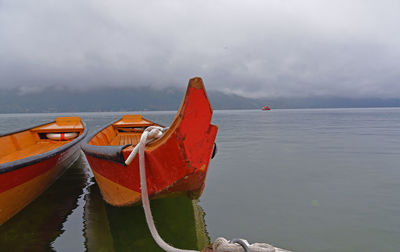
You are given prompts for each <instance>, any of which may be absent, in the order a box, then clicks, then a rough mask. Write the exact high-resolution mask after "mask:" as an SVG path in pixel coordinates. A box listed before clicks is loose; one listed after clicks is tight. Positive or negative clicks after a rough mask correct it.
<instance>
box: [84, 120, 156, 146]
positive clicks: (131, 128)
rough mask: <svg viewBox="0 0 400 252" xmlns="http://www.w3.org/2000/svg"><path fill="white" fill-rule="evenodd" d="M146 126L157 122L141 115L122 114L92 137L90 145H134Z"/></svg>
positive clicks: (154, 124)
mask: <svg viewBox="0 0 400 252" xmlns="http://www.w3.org/2000/svg"><path fill="white" fill-rule="evenodd" d="M148 126H159V125H158V124H156V123H154V122H151V121H149V120H146V119H144V118H143V117H142V116H141V115H123V116H122V118H121V119H120V120H118V121H117V122H115V123H113V124H111V125H109V126H107V127H106V128H104V129H103V130H102V131H100V132H99V133H98V134H96V135H95V136H94V137H93V138H92V139H90V141H89V144H92V145H103V146H104V145H128V144H129V145H136V144H137V143H138V142H139V140H140V136H141V135H142V133H143V131H144V130H145V128H146V127H148Z"/></svg>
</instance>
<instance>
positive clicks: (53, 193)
mask: <svg viewBox="0 0 400 252" xmlns="http://www.w3.org/2000/svg"><path fill="white" fill-rule="evenodd" d="M85 167H86V166H85V165H84V160H83V159H82V156H81V157H80V158H79V159H78V160H77V161H76V162H75V163H74V164H73V165H72V166H71V167H70V168H69V169H68V170H67V171H66V172H65V174H64V175H63V176H61V177H60V178H59V179H58V180H57V181H56V183H54V184H53V185H52V186H51V187H50V188H49V189H48V190H46V191H45V192H44V193H43V194H42V195H41V196H40V197H39V198H37V199H36V200H35V201H33V202H32V203H31V204H29V205H28V206H27V207H25V208H24V209H23V210H22V211H21V212H19V213H18V214H17V215H15V216H14V217H13V218H11V219H10V220H8V221H7V222H6V223H4V224H3V225H1V226H0V245H1V250H2V251H43V250H48V251H54V248H53V247H52V243H53V242H54V241H55V240H56V238H57V237H59V236H60V235H62V234H63V233H64V231H63V224H64V222H65V221H66V219H67V217H68V216H69V215H70V214H71V213H72V212H73V210H74V209H75V208H76V207H77V202H78V198H79V196H81V195H82V193H83V189H84V187H85V186H86V185H87V181H88V176H89V175H88V173H87V171H86V170H85V169H84V168H85Z"/></svg>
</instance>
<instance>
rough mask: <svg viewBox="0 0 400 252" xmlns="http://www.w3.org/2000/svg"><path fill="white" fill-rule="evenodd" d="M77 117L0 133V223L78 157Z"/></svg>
mask: <svg viewBox="0 0 400 252" xmlns="http://www.w3.org/2000/svg"><path fill="white" fill-rule="evenodd" d="M86 133H87V130H86V127H85V124H84V123H83V122H82V121H81V119H80V118H79V117H59V118H57V119H56V120H55V121H54V122H51V123H46V124H42V125H39V126H36V127H33V128H29V129H25V130H20V131H16V132H12V133H7V134H4V135H0V225H1V224H2V223H4V222H5V221H7V220H8V219H10V218H11V217H12V216H14V215H15V214H17V213H18V212H19V211H20V210H21V209H23V208H24V207H25V206H26V205H28V204H29V203H30V202H31V201H33V200H34V199H35V198H37V197H38V196H39V195H40V194H41V193H42V192H44V191H45V190H46V189H47V188H48V187H49V186H50V185H51V184H52V183H53V182H54V181H55V180H56V179H57V178H58V177H59V176H60V175H62V174H63V172H64V171H65V170H66V169H67V168H68V167H69V166H70V165H71V164H72V163H73V162H74V161H75V160H76V159H77V158H78V157H79V155H80V145H79V143H80V141H81V140H82V139H83V138H84V137H85V136H86Z"/></svg>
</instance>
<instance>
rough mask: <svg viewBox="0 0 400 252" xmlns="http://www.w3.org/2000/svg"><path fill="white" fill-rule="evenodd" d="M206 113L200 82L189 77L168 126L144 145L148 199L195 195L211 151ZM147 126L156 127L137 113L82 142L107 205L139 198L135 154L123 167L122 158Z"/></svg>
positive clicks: (210, 128) (210, 129) (212, 135)
mask: <svg viewBox="0 0 400 252" xmlns="http://www.w3.org/2000/svg"><path fill="white" fill-rule="evenodd" d="M211 117H212V108H211V105H210V103H209V100H208V98H207V94H206V91H205V89H204V85H203V81H202V80H201V79H200V78H193V79H191V80H190V81H189V85H188V88H187V91H186V95H185V97H184V99H183V101H182V104H181V106H180V108H179V110H178V112H177V114H176V116H175V119H174V120H173V122H172V124H171V125H170V127H169V128H168V130H166V131H165V133H164V134H163V135H162V136H161V138H159V139H156V140H154V141H152V142H150V143H149V144H147V145H146V149H145V164H146V174H147V179H146V181H147V188H148V192H149V196H150V197H151V198H155V197H167V196H171V195H177V194H187V195H189V196H191V197H192V198H198V197H199V196H200V195H201V193H202V191H203V188H204V183H205V178H206V174H207V169H208V164H209V162H210V159H211V157H212V156H213V154H215V144H214V141H215V137H216V135H217V130H218V128H217V126H215V125H212V124H211ZM149 126H159V125H158V124H156V123H154V122H152V121H149V120H147V119H144V118H143V117H142V116H141V115H124V116H122V118H121V119H119V120H117V121H115V122H113V123H111V124H109V125H107V126H105V127H104V128H103V129H101V130H100V131H98V132H96V133H94V134H93V135H92V136H91V137H89V138H88V139H87V140H86V141H85V143H84V144H83V145H82V149H83V151H84V153H85V155H86V157H87V159H88V161H89V164H90V166H91V169H92V171H93V174H94V176H95V179H96V182H97V184H98V185H99V188H100V191H101V193H102V196H103V199H104V200H105V201H106V202H107V203H109V204H111V205H114V206H126V205H132V204H135V203H137V202H139V201H140V200H141V190H140V174H139V157H138V156H135V157H134V159H133V161H132V162H131V163H130V164H129V165H126V164H125V160H126V159H127V158H128V156H129V155H130V154H131V152H132V151H133V149H134V147H135V146H136V145H137V144H138V143H139V140H140V137H141V135H142V133H143V132H144V130H145V128H147V127H149Z"/></svg>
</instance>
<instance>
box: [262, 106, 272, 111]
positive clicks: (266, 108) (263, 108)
mask: <svg viewBox="0 0 400 252" xmlns="http://www.w3.org/2000/svg"><path fill="white" fill-rule="evenodd" d="M261 110H264V111H266V110H271V108H270V107H269V106H264V107H262V108H261Z"/></svg>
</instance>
